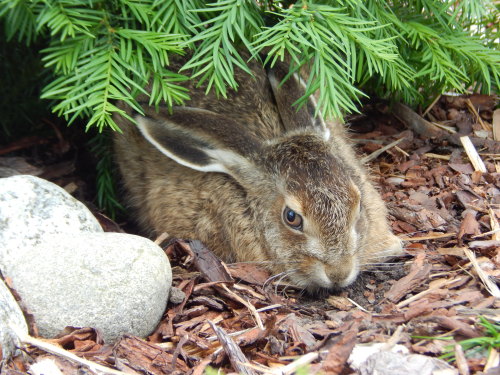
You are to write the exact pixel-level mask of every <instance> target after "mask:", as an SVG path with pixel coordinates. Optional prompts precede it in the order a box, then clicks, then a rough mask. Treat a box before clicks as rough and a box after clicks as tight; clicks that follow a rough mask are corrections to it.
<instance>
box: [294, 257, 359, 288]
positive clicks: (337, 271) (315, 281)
mask: <svg viewBox="0 0 500 375" xmlns="http://www.w3.org/2000/svg"><path fill="white" fill-rule="evenodd" d="M299 269H300V271H301V273H302V275H301V276H302V277H300V279H301V282H300V284H306V285H302V286H305V287H306V289H309V290H315V289H332V288H343V287H346V286H348V285H350V284H352V283H353V282H354V280H356V277H357V276H358V274H359V264H358V262H357V261H356V259H355V258H354V257H352V256H345V257H342V259H339V260H338V261H337V262H335V264H326V263H324V262H323V261H321V260H318V259H315V258H312V257H307V258H306V259H305V260H304V261H303V262H302V264H301V266H300V268H299ZM292 279H293V277H292ZM292 281H293V280H292Z"/></svg>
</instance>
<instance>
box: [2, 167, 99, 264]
mask: <svg viewBox="0 0 500 375" xmlns="http://www.w3.org/2000/svg"><path fill="white" fill-rule="evenodd" d="M83 231H84V232H102V228H101V226H100V225H99V222H98V221H97V219H96V218H95V217H94V216H93V215H92V213H91V212H90V211H89V210H88V208H87V207H85V206H84V205H83V204H82V203H81V202H79V201H77V200H76V199H75V198H73V197H72V196H71V195H70V194H68V193H67V192H66V191H65V190H64V189H63V188H61V187H59V186H57V185H55V184H53V183H51V182H49V181H46V180H43V179H41V178H38V177H34V176H28V175H21V176H13V177H8V178H2V179H1V180H0V243H1V244H3V245H4V247H6V248H8V249H10V250H11V251H15V250H16V248H18V247H23V246H24V245H23V241H25V240H39V239H40V238H42V237H43V236H44V235H45V234H50V233H78V232H83ZM2 255H4V256H5V255H6V256H8V255H9V253H7V254H2Z"/></svg>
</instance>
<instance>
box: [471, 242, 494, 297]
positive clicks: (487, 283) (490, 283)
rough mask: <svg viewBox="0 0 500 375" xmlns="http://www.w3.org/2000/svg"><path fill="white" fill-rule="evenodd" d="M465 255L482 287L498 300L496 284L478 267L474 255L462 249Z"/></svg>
mask: <svg viewBox="0 0 500 375" xmlns="http://www.w3.org/2000/svg"><path fill="white" fill-rule="evenodd" d="M464 252H465V255H467V257H468V258H469V259H470V261H471V263H472V265H473V267H474V270H475V271H476V273H477V275H478V276H479V278H480V279H481V281H482V282H483V285H484V287H485V288H486V290H487V291H488V292H489V293H490V294H491V295H492V296H493V297H495V298H500V289H499V288H498V286H497V284H496V283H494V282H493V281H491V279H490V277H489V276H488V275H487V274H486V273H485V272H484V271H483V269H482V268H481V267H480V266H479V263H478V261H477V258H476V255H475V254H474V253H473V252H472V251H470V250H469V249H464Z"/></svg>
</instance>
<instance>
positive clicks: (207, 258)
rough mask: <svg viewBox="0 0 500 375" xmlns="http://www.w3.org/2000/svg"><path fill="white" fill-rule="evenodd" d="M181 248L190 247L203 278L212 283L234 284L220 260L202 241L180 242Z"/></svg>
mask: <svg viewBox="0 0 500 375" xmlns="http://www.w3.org/2000/svg"><path fill="white" fill-rule="evenodd" d="M179 244H181V246H184V247H185V246H189V247H190V248H191V250H192V251H193V253H194V255H195V258H194V263H195V265H196V268H197V269H198V270H199V271H200V272H201V273H202V274H203V276H204V277H205V278H206V279H207V280H208V281H210V282H217V281H219V282H233V279H232V278H231V275H229V273H228V272H227V270H226V268H225V267H224V265H223V264H222V262H221V261H220V259H219V258H217V256H215V254H214V253H213V252H211V251H210V250H209V249H208V248H207V247H206V246H205V245H203V244H202V243H201V241H198V240H193V241H189V243H186V242H179Z"/></svg>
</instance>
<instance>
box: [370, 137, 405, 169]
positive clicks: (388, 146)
mask: <svg viewBox="0 0 500 375" xmlns="http://www.w3.org/2000/svg"><path fill="white" fill-rule="evenodd" d="M403 139H404V138H400V139H398V140H396V141H394V142H392V143H389V144H388V145H387V146H384V147H382V148H381V149H378V150H377V151H374V152H372V153H371V154H370V155H367V156H365V157H364V158H363V159H362V162H363V163H367V162H369V161H372V160H373V159H375V158H377V157H378V156H379V155H382V154H383V153H384V152H386V151H387V150H389V149H391V148H393V147H394V146H396V145H397V144H398V143H400V142H401V141H402V140H403Z"/></svg>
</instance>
